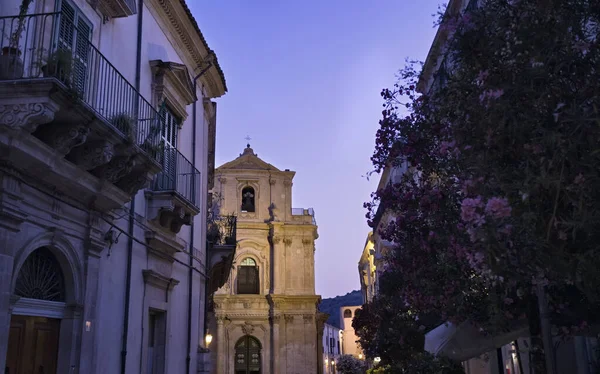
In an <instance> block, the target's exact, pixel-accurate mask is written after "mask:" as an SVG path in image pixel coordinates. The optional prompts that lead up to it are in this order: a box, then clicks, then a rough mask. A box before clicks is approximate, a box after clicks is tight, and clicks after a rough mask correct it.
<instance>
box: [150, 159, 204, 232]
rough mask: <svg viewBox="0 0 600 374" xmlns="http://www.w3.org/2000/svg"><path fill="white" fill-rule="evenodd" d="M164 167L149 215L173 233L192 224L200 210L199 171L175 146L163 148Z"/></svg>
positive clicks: (152, 188) (152, 192) (154, 186)
mask: <svg viewBox="0 0 600 374" xmlns="http://www.w3.org/2000/svg"><path fill="white" fill-rule="evenodd" d="M158 158H159V160H160V162H161V164H162V167H163V170H162V171H161V172H160V173H158V174H157V175H156V176H155V177H154V181H153V182H152V184H151V186H150V188H149V189H148V190H147V191H146V197H148V217H149V218H150V219H151V220H154V221H155V222H157V223H158V224H159V225H160V226H162V227H164V228H165V229H167V230H170V231H171V232H173V233H178V232H179V230H181V226H182V225H189V224H191V223H192V219H193V217H194V216H195V215H197V214H198V213H199V212H200V196H201V192H202V189H201V186H202V180H201V179H200V172H199V171H198V170H197V169H196V168H195V167H194V166H193V165H192V163H191V162H190V161H189V160H188V159H187V158H185V157H184V156H183V155H182V154H181V153H179V151H178V150H177V149H175V148H168V149H165V150H164V151H161V152H160V154H159V155H158Z"/></svg>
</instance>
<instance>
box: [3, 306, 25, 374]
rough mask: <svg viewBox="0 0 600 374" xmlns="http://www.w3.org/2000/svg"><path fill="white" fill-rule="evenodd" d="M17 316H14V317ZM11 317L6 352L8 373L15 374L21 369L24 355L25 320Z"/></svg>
mask: <svg viewBox="0 0 600 374" xmlns="http://www.w3.org/2000/svg"><path fill="white" fill-rule="evenodd" d="M14 317H15V316H13V319H14ZM13 319H11V322H10V332H9V334H8V352H7V353H6V370H5V371H6V374H15V373H18V372H19V371H20V370H21V365H20V361H21V360H20V359H19V358H20V357H23V356H22V355H23V343H24V341H25V321H24V320H17V321H14V320H13Z"/></svg>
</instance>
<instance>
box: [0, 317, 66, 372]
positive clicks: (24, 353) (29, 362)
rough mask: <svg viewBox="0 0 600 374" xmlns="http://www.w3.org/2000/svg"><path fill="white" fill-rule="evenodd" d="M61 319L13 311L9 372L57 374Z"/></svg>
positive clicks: (9, 338)
mask: <svg viewBox="0 0 600 374" xmlns="http://www.w3.org/2000/svg"><path fill="white" fill-rule="evenodd" d="M59 331H60V320H58V319H52V318H45V317H29V316H17V315H13V316H12V318H11V320H10V334H9V337H8V352H7V356H6V364H7V365H6V369H5V374H56V361H57V355H58V336H59Z"/></svg>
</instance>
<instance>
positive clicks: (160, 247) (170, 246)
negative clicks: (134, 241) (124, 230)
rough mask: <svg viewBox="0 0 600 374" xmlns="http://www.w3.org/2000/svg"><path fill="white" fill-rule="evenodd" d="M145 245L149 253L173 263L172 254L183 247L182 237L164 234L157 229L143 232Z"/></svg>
mask: <svg viewBox="0 0 600 374" xmlns="http://www.w3.org/2000/svg"><path fill="white" fill-rule="evenodd" d="M145 237H146V243H147V244H148V246H147V247H146V248H147V250H148V252H149V253H152V254H153V255H155V256H157V257H159V258H162V259H165V260H167V261H168V262H169V263H173V261H175V260H174V256H175V254H176V253H178V252H182V251H183V250H184V249H185V244H184V242H183V240H182V239H180V238H178V237H177V236H170V235H165V234H163V233H162V232H160V231H158V230H148V231H146V234H145Z"/></svg>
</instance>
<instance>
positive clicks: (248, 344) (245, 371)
mask: <svg viewBox="0 0 600 374" xmlns="http://www.w3.org/2000/svg"><path fill="white" fill-rule="evenodd" d="M260 348H261V347H260V342H259V341H258V340H257V339H256V338H254V337H252V336H250V335H246V336H244V337H243V338H241V339H240V340H238V342H237V343H236V345H235V374H260V373H261V368H260Z"/></svg>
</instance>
